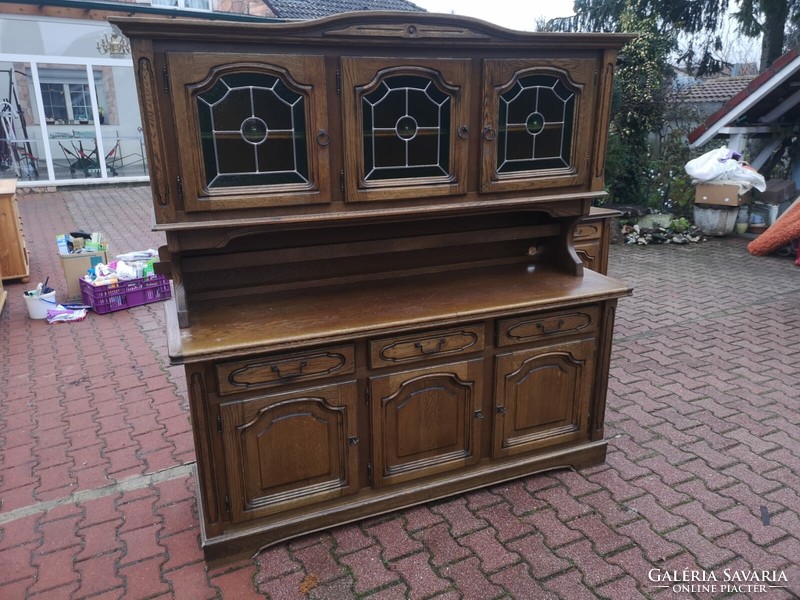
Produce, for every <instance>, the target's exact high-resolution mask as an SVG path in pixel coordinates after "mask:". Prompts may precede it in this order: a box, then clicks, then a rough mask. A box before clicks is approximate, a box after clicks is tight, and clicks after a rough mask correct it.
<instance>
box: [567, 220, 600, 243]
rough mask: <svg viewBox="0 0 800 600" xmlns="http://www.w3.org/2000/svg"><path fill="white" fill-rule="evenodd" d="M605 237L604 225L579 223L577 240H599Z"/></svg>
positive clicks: (576, 230) (576, 234)
mask: <svg viewBox="0 0 800 600" xmlns="http://www.w3.org/2000/svg"><path fill="white" fill-rule="evenodd" d="M601 237H603V224H602V223H579V224H578V227H577V228H576V229H575V235H574V236H573V239H575V240H599V239H600V238H601Z"/></svg>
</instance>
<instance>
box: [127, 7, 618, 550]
mask: <svg viewBox="0 0 800 600" xmlns="http://www.w3.org/2000/svg"><path fill="white" fill-rule="evenodd" d="M114 22H115V23H117V24H118V25H119V26H120V27H121V28H122V30H123V31H124V33H125V34H126V35H128V36H129V37H130V38H131V47H132V49H133V60H134V65H136V69H137V85H138V91H139V103H140V106H141V108H142V111H143V125H144V128H145V135H146V139H147V147H148V156H149V157H150V161H151V167H152V168H151V185H152V187H153V202H154V205H153V207H154V213H155V217H156V229H159V230H162V231H165V232H166V238H167V244H166V246H165V247H164V248H161V249H160V250H159V256H160V260H161V261H162V262H161V263H160V264H159V265H158V267H157V268H158V271H159V272H160V273H164V274H168V275H169V276H170V277H171V278H172V282H173V287H174V291H175V293H174V299H173V300H171V301H168V302H167V303H166V304H165V306H166V321H167V332H166V333H167V341H168V349H169V355H170V358H171V360H172V361H173V362H174V363H176V364H183V365H184V369H185V371H186V378H187V388H188V395H189V407H190V411H191V421H192V433H193V436H194V445H195V452H196V456H197V479H198V485H197V491H198V512H199V517H200V528H201V539H202V546H203V552H204V555H205V557H206V559H207V560H208V561H209V563H212V564H215V563H218V562H222V561H225V560H230V559H233V558H237V557H243V556H246V555H252V554H253V552H255V551H256V550H257V549H258V548H259V547H261V546H264V545H268V544H272V543H275V542H278V541H281V540H286V539H290V538H293V537H296V536H299V535H302V534H304V533H309V532H312V531H317V530H319V529H322V528H325V527H331V526H335V525H341V524H343V523H347V522H351V521H355V520H358V519H363V518H368V517H374V516H376V515H380V514H384V513H386V512H388V511H392V510H396V509H399V508H403V507H407V506H412V505H415V504H420V503H423V502H427V501H430V500H434V499H438V498H444V497H447V496H451V495H453V494H458V493H463V492H465V491H468V490H473V489H477V488H479V487H482V486H487V485H492V484H497V483H500V482H504V481H507V480H510V479H513V478H516V477H521V476H525V475H528V474H531V473H536V472H539V471H543V470H548V469H554V468H561V467H574V468H580V467H583V466H588V465H594V464H597V463H599V462H602V461H603V460H604V459H605V455H606V442H605V441H603V439H602V437H603V421H604V413H605V404H606V394H607V382H608V370H609V364H610V360H611V340H612V337H613V328H614V314H615V313H614V311H615V307H616V304H617V301H618V299H619V298H622V297H625V296H627V295H628V294H630V293H631V290H630V288H629V287H628V286H627V285H625V284H624V283H621V282H618V281H614V280H613V279H609V278H608V277H605V276H604V275H601V274H599V273H597V272H594V271H592V270H590V269H595V270H597V271H605V268H606V266H607V244H608V236H607V233H608V222H609V220H608V218H607V215H605V214H600V213H598V211H597V210H596V209H592V210H591V211H590V205H591V203H592V202H593V201H595V200H599V199H601V198H603V197H604V195H605V193H604V192H603V169H604V163H605V143H606V137H607V130H608V118H609V111H610V99H611V88H612V77H613V68H614V62H615V58H616V53H617V51H618V50H619V48H620V47H621V46H622V45H623V44H624V43H625V42H626V41H627V40H628V39H629V36H627V35H612V34H554V33H522V32H513V31H509V30H506V29H502V28H498V27H495V26H493V25H490V24H488V23H482V22H480V21H476V20H474V19H468V18H461V17H455V16H447V15H432V14H425V13H381V12H378V13H374V12H370V13H367V12H363V13H352V14H348V15H340V16H334V17H331V18H327V19H321V20H319V21H313V22H307V23H280V24H249V23H248V24H244V23H237V24H233V23H222V22H206V21H193V20H186V19H116V20H114ZM526 86H527V87H526ZM523 88H524V89H525V90H527V91H523ZM243 90H249V93H245V92H244V91H243ZM513 90H519V91H520V94H519V95H517V92H515V91H513ZM531 90H534V91H531ZM535 90H538V91H535ZM548 90H549V91H548ZM231 92H233V93H231ZM273 92H274V93H273ZM551 92H552V93H551ZM509 93H510V95H508V94H509ZM200 96H202V97H203V99H204V100H203V102H206V103H205V104H198V97H200ZM540 97H541V98H546V99H545V100H543V101H542V103H540V102H539V98H540ZM212 105H213V107H215V108H214V109H213V110H211V109H210V108H208V107H209V106H212ZM286 106H290V107H292V108H291V109H287V108H286ZM554 107H555V108H554ZM559 107H561V108H562V109H563V110H562V111H561V113H559V112H558V108H559ZM287 111H288V112H287ZM512 113H513V114H512ZM280 115H283V116H282V117H281V116H280ZM286 115H291V119H290V121H291V123H290V125H291V126H288V124H287V123H289V122H288V121H287V118H288V117H286ZM239 121H241V122H239ZM526 136H528V137H526ZM537 136H539V137H537ZM554 136H555V137H554ZM559 136H560V137H559ZM508 140H510V141H508ZM541 140H544V141H541ZM554 140H557V141H558V144H556V143H555V142H554ZM270 142H275V144H272V145H270ZM434 142H435V143H434ZM276 147H280V148H283V149H285V152H286V154H283V153H281V152H278V151H276V150H275V148H276ZM302 148H305V151H302V150H301V149H302ZM537 148H538V149H537ZM251 151H252V154H251ZM251 156H252V161H251V158H250V157H251ZM289 158H291V160H289ZM289 167H291V168H289ZM215 177H216V179H215ZM600 212H601V213H602V211H600ZM584 267H587V268H586V269H584Z"/></svg>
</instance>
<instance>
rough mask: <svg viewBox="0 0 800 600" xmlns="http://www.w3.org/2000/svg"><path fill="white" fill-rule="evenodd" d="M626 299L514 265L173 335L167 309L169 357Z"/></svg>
mask: <svg viewBox="0 0 800 600" xmlns="http://www.w3.org/2000/svg"><path fill="white" fill-rule="evenodd" d="M630 292H631V290H630V288H629V287H627V286H626V285H624V284H623V283H620V282H618V281H615V280H613V279H609V278H607V277H604V276H602V275H598V274H597V273H593V272H591V271H585V272H584V276H583V277H573V276H571V275H566V274H564V273H559V272H554V271H551V270H547V269H544V268H540V267H532V266H531V267H528V266H526V265H521V264H520V265H510V266H502V267H494V268H486V269H476V270H474V271H458V272H455V273H446V274H440V275H435V276H426V277H415V278H413V279H410V278H409V279H392V280H382V281H373V282H369V283H365V284H360V285H350V286H347V287H342V288H335V289H331V288H323V289H316V290H303V291H300V292H294V293H286V294H279V295H274V296H270V297H267V298H264V297H263V296H260V297H252V296H250V297H244V298H241V299H236V300H235V301H233V300H231V301H229V302H228V303H226V304H225V305H224V306H222V305H221V303H216V304H215V305H213V306H207V307H202V306H198V307H196V308H194V309H193V310H192V322H191V325H190V327H188V328H184V329H179V328H178V327H177V324H176V322H175V320H176V314H175V305H174V302H172V301H170V302H169V303H168V304H167V307H166V310H167V319H168V327H167V331H168V332H169V334H170V335H169V355H170V358H171V359H172V361H173V363H175V364H181V363H189V362H196V361H200V360H207V359H209V358H215V357H219V356H223V355H224V356H226V357H230V356H234V355H236V354H240V353H248V352H252V351H271V350H283V349H287V348H292V347H295V346H298V345H307V344H309V343H313V342H314V341H315V340H320V341H325V342H326V343H330V342H332V341H335V340H336V339H345V338H352V337H354V336H356V335H373V334H377V333H382V332H387V331H392V332H398V331H402V330H403V329H404V328H411V327H415V328H418V327H420V326H427V325H430V326H432V327H433V326H437V327H438V326H440V325H447V324H450V323H455V322H463V321H464V320H465V319H468V318H470V317H475V318H485V317H491V316H492V315H493V314H495V313H501V312H502V313H504V314H508V313H509V312H513V311H517V310H518V311H520V312H524V311H531V310H536V309H537V308H538V307H546V308H548V309H551V308H555V307H560V306H570V305H576V304H580V303H585V302H590V301H592V300H595V299H597V298H611V297H614V298H619V297H621V296H626V295H629V294H630Z"/></svg>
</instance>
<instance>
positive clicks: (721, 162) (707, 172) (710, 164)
mask: <svg viewBox="0 0 800 600" xmlns="http://www.w3.org/2000/svg"><path fill="white" fill-rule="evenodd" d="M730 156H731V153H730V150H728V149H727V148H725V147H724V146H723V147H721V148H717V149H716V150H712V151H711V152H706V153H705V154H703V155H702V156H698V157H697V158H693V159H692V160H690V161H689V162H688V163H686V166H685V167H684V168H685V169H686V173H687V175H689V177H691V178H692V179H696V180H697V181H699V182H700V183H708V182H709V181H714V180H715V179H719V178H721V177H723V176H725V175H727V174H728V173H730V172H731V171H734V170H736V168H737V167H738V165H739V163H738V162H737V161H735V160H733V159H732V158H730Z"/></svg>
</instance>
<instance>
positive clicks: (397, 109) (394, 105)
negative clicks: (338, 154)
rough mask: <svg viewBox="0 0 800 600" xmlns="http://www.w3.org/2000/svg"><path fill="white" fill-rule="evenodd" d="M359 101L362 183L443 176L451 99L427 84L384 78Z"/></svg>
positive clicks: (412, 79) (412, 78) (422, 80)
mask: <svg viewBox="0 0 800 600" xmlns="http://www.w3.org/2000/svg"><path fill="white" fill-rule="evenodd" d="M361 100H362V104H363V105H362V110H363V118H364V124H363V126H364V172H365V173H364V179H365V180H366V181H380V180H384V179H404V178H415V177H441V176H444V177H447V176H448V175H449V171H450V127H449V125H450V112H451V107H452V99H451V97H450V96H449V95H447V94H446V93H444V92H443V91H442V90H440V89H439V88H438V87H437V86H436V83H435V82H434V81H433V80H432V79H429V78H426V77H417V76H411V75H409V76H403V75H398V76H394V77H387V78H385V79H384V80H383V81H382V82H381V84H380V85H379V86H378V89H376V90H375V91H374V92H372V93H370V94H365V95H364V96H363V97H362V99H361Z"/></svg>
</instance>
